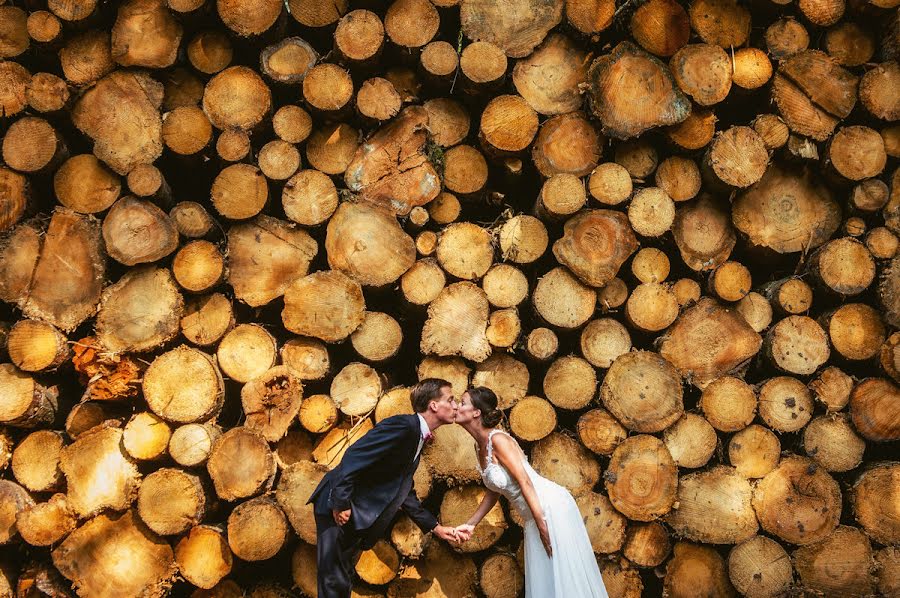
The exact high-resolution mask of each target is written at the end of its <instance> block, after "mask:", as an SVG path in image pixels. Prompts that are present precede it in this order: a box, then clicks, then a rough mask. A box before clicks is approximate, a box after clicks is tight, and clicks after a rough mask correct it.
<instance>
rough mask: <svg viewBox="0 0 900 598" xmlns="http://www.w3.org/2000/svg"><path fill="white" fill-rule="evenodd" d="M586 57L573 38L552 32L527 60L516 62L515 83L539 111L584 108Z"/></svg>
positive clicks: (513, 79) (550, 112)
mask: <svg viewBox="0 0 900 598" xmlns="http://www.w3.org/2000/svg"><path fill="white" fill-rule="evenodd" d="M587 67H588V64H587V54H586V53H584V52H583V51H582V50H581V49H580V48H579V47H578V46H577V45H576V44H575V43H574V42H573V41H572V40H571V39H570V38H568V37H566V36H565V35H562V34H558V33H552V34H550V35H548V36H547V38H546V39H545V40H544V42H543V43H542V44H541V45H540V46H538V47H537V48H536V49H535V50H534V52H532V53H531V54H530V55H529V56H527V57H526V58H522V59H520V60H518V61H516V64H515V67H513V72H512V81H513V85H515V88H516V91H518V92H519V94H520V95H521V96H522V97H523V98H524V99H525V101H526V102H528V104H529V106H531V107H532V108H533V109H534V110H535V111H536V112H538V113H540V114H544V115H547V116H552V115H555V114H565V113H567V112H572V111H574V110H578V109H579V108H580V107H581V96H580V94H579V93H578V88H579V85H581V84H582V83H584V82H586V81H587Z"/></svg>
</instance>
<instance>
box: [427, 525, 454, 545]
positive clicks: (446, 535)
mask: <svg viewBox="0 0 900 598" xmlns="http://www.w3.org/2000/svg"><path fill="white" fill-rule="evenodd" d="M432 532H433V533H434V535H435V536H437V537H438V538H440V539H441V540H444V541H445V542H449V543H450V544H458V543H459V537H458V535H457V533H456V528H453V527H448V526H446V525H438V526H437V527H436V528H434V529H433V530H432Z"/></svg>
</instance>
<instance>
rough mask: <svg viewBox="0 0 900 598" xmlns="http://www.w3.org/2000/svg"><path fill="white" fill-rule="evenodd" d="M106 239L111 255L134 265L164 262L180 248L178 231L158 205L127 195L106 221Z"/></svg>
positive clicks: (116, 205)
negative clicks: (165, 258) (163, 259)
mask: <svg viewBox="0 0 900 598" xmlns="http://www.w3.org/2000/svg"><path fill="white" fill-rule="evenodd" d="M103 240H104V242H105V244H106V250H107V252H108V253H109V256H110V257H112V258H113V259H115V260H116V261H118V262H120V263H122V264H125V265H126V266H133V265H136V264H146V263H152V262H156V261H159V260H161V259H162V258H164V257H166V256H167V255H169V254H170V253H172V252H173V251H175V249H176V248H177V247H178V231H177V230H176V229H175V225H174V224H173V223H172V220H171V219H170V218H169V216H168V215H167V214H166V213H165V212H163V211H162V210H160V209H159V208H158V207H157V206H156V205H155V204H153V203H151V202H149V201H147V200H143V199H138V198H136V197H133V196H125V197H123V198H121V199H119V200H118V201H116V203H115V204H114V205H113V207H112V208H110V210H109V212H107V214H106V218H104V220H103Z"/></svg>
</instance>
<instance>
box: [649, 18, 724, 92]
mask: <svg viewBox="0 0 900 598" xmlns="http://www.w3.org/2000/svg"><path fill="white" fill-rule="evenodd" d="M651 4H652V3H651ZM673 4H674V5H675V6H677V7H678V9H679V10H681V12H682V13H684V9H683V8H681V6H680V5H679V4H677V3H674V2H673ZM648 5H649V4H648ZM637 13H638V11H635V17H637ZM685 21H687V14H685ZM686 42H687V37H685V38H684V42H683V43H682V44H681V46H683V47H680V48H677V52H673V53H671V54H674V56H672V59H671V61H670V63H669V65H670V68H671V69H672V77H673V78H674V79H675V83H676V84H677V85H678V87H679V88H680V89H681V91H683V92H684V93H685V94H687V95H688V96H690V98H691V99H692V100H694V102H696V103H697V104H698V105H700V106H712V105H714V104H718V103H719V102H721V101H722V100H724V99H725V98H726V97H727V96H728V92H729V91H730V90H731V82H732V64H731V61H730V60H729V57H728V55H727V54H725V50H723V49H722V48H721V46H717V45H712V44H690V45H684V43H686ZM651 51H652V50H651ZM654 54H657V55H662V56H665V55H670V56H671V54H660V53H659V52H654Z"/></svg>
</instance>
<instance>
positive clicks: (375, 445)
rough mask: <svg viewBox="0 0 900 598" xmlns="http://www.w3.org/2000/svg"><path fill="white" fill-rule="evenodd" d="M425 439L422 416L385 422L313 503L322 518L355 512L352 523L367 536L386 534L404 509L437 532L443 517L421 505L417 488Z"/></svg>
mask: <svg viewBox="0 0 900 598" xmlns="http://www.w3.org/2000/svg"><path fill="white" fill-rule="evenodd" d="M421 437H422V428H421V425H420V423H419V416H418V415H395V416H393V417H388V418H386V419H383V420H382V421H380V422H378V424H376V425H375V427H374V428H372V429H371V430H369V432H368V433H367V434H366V435H365V436H363V437H362V438H360V439H359V440H358V441H356V442H355V443H354V444H353V445H351V446H350V448H348V449H347V452H346V453H344V457H343V459H341V462H340V464H339V465H338V466H337V467H335V468H334V469H332V470H331V471H329V472H328V473H327V474H325V477H324V478H323V479H322V481H321V482H320V483H319V485H318V487H317V488H316V489H315V491H314V492H313V493H312V495H310V497H309V501H307V504H309V503H313V504H314V506H315V513H316V515H329V516H330V515H331V511H332V510H335V511H344V510H346V509H352V510H353V512H352V514H351V517H350V522H349V524H351V525H352V526H353V529H355V530H357V532H360V534H361V535H364V536H381V535H382V534H383V532H384V531H385V530H386V528H387V526H388V525H389V524H390V522H391V520H393V518H394V515H396V513H397V510H398V509H403V511H404V512H406V514H407V515H409V517H410V519H412V520H413V521H414V522H415V523H416V525H418V526H419V528H421V529H422V531H425V532H429V531H431V530H432V529H434V528H435V527H436V526H437V524H438V522H437V519H436V518H435V517H434V515H432V514H431V513H429V512H428V511H427V510H426V509H425V508H424V507H423V506H422V504H421V503H420V502H419V499H418V498H417V497H416V493H415V490H414V488H413V484H412V478H413V474H414V473H415V472H416V467H418V465H419V459H418V458H417V457H416V448H418V446H419V439H421ZM423 448H424V447H423ZM419 456H420V457H421V455H419ZM401 494H402V496H401ZM390 511H393V512H390ZM376 524H377V525H376ZM371 539H372V541H373V542H374V540H375V539H376V538H374V537H372V538H371Z"/></svg>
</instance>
